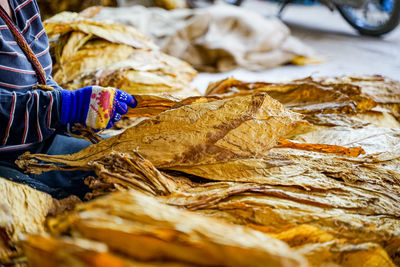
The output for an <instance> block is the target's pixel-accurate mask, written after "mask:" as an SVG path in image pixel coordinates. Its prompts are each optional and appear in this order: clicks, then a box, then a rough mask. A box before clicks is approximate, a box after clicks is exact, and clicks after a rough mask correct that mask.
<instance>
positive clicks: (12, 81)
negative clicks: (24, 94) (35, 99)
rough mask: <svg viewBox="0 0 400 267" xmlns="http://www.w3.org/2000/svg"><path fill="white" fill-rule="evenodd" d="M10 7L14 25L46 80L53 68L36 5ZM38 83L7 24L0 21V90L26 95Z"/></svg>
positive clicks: (27, 0)
mask: <svg viewBox="0 0 400 267" xmlns="http://www.w3.org/2000/svg"><path fill="white" fill-rule="evenodd" d="M9 3H10V6H11V10H12V12H13V15H14V23H15V25H16V26H17V28H18V29H19V31H20V32H21V34H22V35H23V36H24V38H25V40H26V41H27V43H28V45H29V46H30V48H31V49H32V51H33V52H34V53H35V55H36V57H37V58H38V60H39V62H40V63H41V65H42V67H43V69H44V70H45V72H46V77H47V78H49V77H50V74H51V68H52V63H51V57H50V53H49V43H48V39H47V35H46V32H45V30H44V27H43V24H42V21H41V18H40V13H39V8H38V5H37V3H36V1H35V0H10V1H9ZM37 83H38V79H37V77H36V73H35V70H34V68H33V66H32V64H31V63H30V62H29V61H28V60H27V58H26V56H25V54H24V51H23V50H22V49H21V48H20V47H19V45H18V44H17V42H16V41H15V39H14V37H13V35H12V32H11V31H10V30H9V29H8V27H7V25H6V23H5V22H4V21H3V20H2V19H1V18H0V87H1V88H4V89H7V90H10V91H14V90H21V91H26V90H31V88H32V86H33V85H36V84H37Z"/></svg>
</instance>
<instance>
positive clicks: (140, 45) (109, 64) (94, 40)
mask: <svg viewBox="0 0 400 267" xmlns="http://www.w3.org/2000/svg"><path fill="white" fill-rule="evenodd" d="M98 11H99V10H98V9H96V8H94V9H88V10H86V11H84V12H83V13H81V14H78V13H72V12H63V13H60V14H58V15H56V16H54V17H52V18H50V19H48V20H46V21H45V22H44V26H45V29H46V32H47V34H48V36H49V40H50V46H51V47H50V49H51V54H52V57H53V64H54V68H53V76H54V79H55V81H57V83H58V84H59V85H60V86H61V87H63V88H65V89H69V90H75V89H78V88H81V87H84V86H88V85H94V84H97V85H101V86H111V87H116V88H119V89H122V90H124V91H126V92H128V93H130V94H165V93H167V94H169V95H173V96H177V97H182V96H184V97H187V96H192V95H196V94H198V93H197V92H196V91H195V90H193V89H190V87H189V83H190V81H191V80H192V79H193V78H194V77H195V76H196V71H195V70H194V69H193V68H192V67H191V66H190V65H189V64H187V63H186V62H183V61H182V60H179V59H177V58H174V57H172V56H168V55H166V54H164V53H162V52H161V51H160V50H159V49H158V47H157V46H156V45H155V44H154V43H153V42H152V41H151V40H150V39H148V38H146V37H145V36H144V35H143V34H141V33H140V32H139V31H138V30H136V29H135V28H133V27H129V26H123V25H121V24H117V23H110V22H104V21H101V22H100V21H96V20H93V19H90V18H88V17H91V16H93V15H94V14H95V13H96V12H98Z"/></svg>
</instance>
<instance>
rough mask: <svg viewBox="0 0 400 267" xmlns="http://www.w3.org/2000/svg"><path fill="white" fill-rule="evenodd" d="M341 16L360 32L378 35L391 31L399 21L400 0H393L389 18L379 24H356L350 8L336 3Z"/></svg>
mask: <svg viewBox="0 0 400 267" xmlns="http://www.w3.org/2000/svg"><path fill="white" fill-rule="evenodd" d="M337 9H338V10H339V12H340V14H341V15H342V17H343V18H344V19H345V20H346V21H347V22H348V23H349V24H350V25H351V26H352V27H353V28H355V29H356V30H357V31H358V32H359V33H360V34H362V35H368V36H374V37H379V36H381V35H383V34H385V33H388V32H390V31H392V30H393V29H394V28H396V27H397V25H398V24H399V22H400V0H394V3H393V7H392V11H391V13H390V17H389V19H388V20H387V21H386V22H384V23H383V24H381V25H377V26H371V25H368V26H360V25H358V23H357V21H356V18H354V17H353V15H352V14H351V10H350V9H351V8H350V7H347V6H343V5H337Z"/></svg>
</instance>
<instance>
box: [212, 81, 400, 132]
mask: <svg viewBox="0 0 400 267" xmlns="http://www.w3.org/2000/svg"><path fill="white" fill-rule="evenodd" d="M254 91H257V92H259V91H262V92H268V94H269V95H270V96H271V97H272V98H275V99H277V100H278V101H280V102H281V103H283V104H284V105H285V106H286V107H287V108H289V109H291V110H294V111H296V112H300V113H303V114H306V115H307V116H306V119H307V120H308V121H310V122H312V123H316V124H319V125H328V126H331V125H340V126H353V125H354V121H356V124H358V125H359V124H360V120H361V122H362V121H364V122H367V123H374V124H377V125H380V126H382V119H385V124H383V125H384V126H386V127H392V126H398V123H396V122H395V119H394V118H397V119H399V118H400V116H399V115H398V114H400V113H398V110H400V108H399V107H400V106H399V102H400V83H399V82H397V81H394V80H391V79H388V78H383V77H380V76H363V77H348V76H342V77H339V78H314V77H310V78H306V79H302V80H294V81H292V82H288V83H265V82H255V83H244V82H241V81H237V80H234V79H232V78H230V79H226V80H222V81H219V82H215V83H211V84H210V85H209V87H208V89H207V92H206V95H220V96H221V97H232V96H235V95H246V94H249V93H252V92H254ZM359 114H363V115H362V116H360V115H359ZM353 117H355V118H353ZM349 120H352V121H349ZM357 121H359V122H358V123H357ZM356 127H357V126H356Z"/></svg>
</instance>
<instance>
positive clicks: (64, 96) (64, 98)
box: [61, 86, 92, 125]
mask: <svg viewBox="0 0 400 267" xmlns="http://www.w3.org/2000/svg"><path fill="white" fill-rule="evenodd" d="M91 94H92V87H90V86H89V87H85V88H82V90H76V91H68V90H62V91H61V123H62V124H63V125H67V123H82V124H84V123H85V120H86V116H87V113H88V110H89V103H90V96H91Z"/></svg>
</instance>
